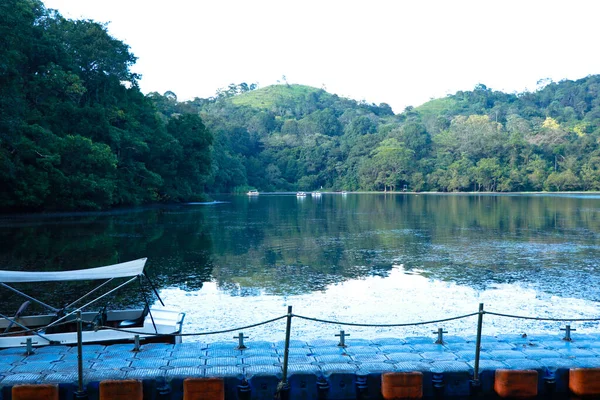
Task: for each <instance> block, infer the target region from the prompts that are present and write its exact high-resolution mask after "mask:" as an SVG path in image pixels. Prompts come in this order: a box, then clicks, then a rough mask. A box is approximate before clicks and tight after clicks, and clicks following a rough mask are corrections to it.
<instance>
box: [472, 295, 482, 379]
mask: <svg viewBox="0 0 600 400" xmlns="http://www.w3.org/2000/svg"><path fill="white" fill-rule="evenodd" d="M482 327H483V303H479V316H478V317H477V340H476V342H475V346H476V347H475V366H474V371H473V381H474V382H475V383H477V384H479V357H480V355H481V329H482Z"/></svg>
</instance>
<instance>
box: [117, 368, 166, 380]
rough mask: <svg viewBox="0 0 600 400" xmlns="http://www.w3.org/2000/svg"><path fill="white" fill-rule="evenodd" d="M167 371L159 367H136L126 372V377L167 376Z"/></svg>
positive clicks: (156, 377)
mask: <svg viewBox="0 0 600 400" xmlns="http://www.w3.org/2000/svg"><path fill="white" fill-rule="evenodd" d="M166 373H167V371H165V370H164V369H157V368H136V369H133V370H130V371H127V372H126V373H125V378H126V379H159V378H164V377H165V376H166Z"/></svg>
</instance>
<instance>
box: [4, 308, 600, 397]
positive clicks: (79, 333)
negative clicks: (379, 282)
mask: <svg viewBox="0 0 600 400" xmlns="http://www.w3.org/2000/svg"><path fill="white" fill-rule="evenodd" d="M485 314H488V315H492V316H496V317H502V318H514V319H523V320H534V321H551V322H598V321H600V318H551V317H531V316H522V315H512V314H506V313H499V312H493V311H484V309H483V303H481V304H479V311H477V312H473V313H470V314H464V315H458V316H454V317H448V318H441V319H436V320H428V321H418V322H406V323H394V324H371V323H356V322H347V321H336V320H328V319H323V318H315V317H307V316H304V315H298V314H293V313H292V307H291V306H288V313H287V314H285V315H282V316H279V317H275V318H271V319H268V320H265V321H261V322H257V323H254V324H250V325H245V326H240V327H235V328H229V329H222V330H215V331H209V332H191V333H167V334H165V333H158V332H140V331H139V330H132V329H122V328H118V327H111V326H99V325H96V326H94V330H100V329H109V330H114V331H118V332H123V333H128V334H132V335H135V341H136V349H137V350H139V338H140V336H145V337H152V336H164V337H192V336H208V335H215V334H222V333H230V332H236V331H238V332H239V331H242V330H244V329H250V328H256V327H259V326H263V325H268V324H271V323H273V322H277V321H280V320H282V319H286V320H287V322H286V340H285V349H284V360H283V371H284V373H283V379H282V381H281V384H280V385H279V386H278V391H279V390H281V391H285V390H289V385H288V383H287V367H288V354H289V342H290V339H289V338H290V332H291V322H292V319H293V318H294V317H296V318H299V319H302V320H306V321H312V322H318V323H324V324H335V325H341V326H355V327H373V328H395V327H409V326H420V325H431V324H438V323H441V322H448V321H455V320H460V319H465V318H470V317H473V316H478V321H477V338H476V343H475V360H474V361H475V363H474V372H473V379H472V381H471V385H472V388H473V390H478V389H477V388H479V387H480V382H479V359H480V351H481V335H482V329H483V316H484V315H485ZM75 322H76V323H77V328H78V329H77V339H78V340H77V346H78V372H79V374H82V372H81V371H82V363H83V360H82V355H81V351H82V330H83V328H82V322H83V320H82V319H81V311H80V310H78V312H77V318H76V320H75ZM69 323H73V321H64V322H58V323H56V321H55V323H53V324H51V325H48V326H60V325H64V324H69ZM44 328H45V327H42V328H37V329H27V330H22V331H11V332H6V333H0V338H2V337H5V336H11V335H17V334H21V335H22V334H24V333H25V334H26V333H33V334H35V335H38V336H39V335H40V332H43V330H44ZM561 330H564V331H566V334H565V337H564V338H563V340H568V341H570V340H572V339H571V337H570V332H571V331H573V330H574V329H571V327H570V325H566V328H565V329H561ZM442 333H445V332H443V329H438V340H437V341H436V342H435V343H438V344H444V342H443V339H442V336H441V335H442ZM336 336H340V344H338V346H341V347H346V345H345V343H344V336H348V335H345V334H344V331H340V335H336ZM243 337H244V336H243V334H240V335H239V340H240V346H238V348H240V349H243V348H245V346H243ZM29 341H30V339H29ZM29 343H30V342H29ZM28 346H30V345H28ZM28 351H29V349H28ZM79 389H80V390H84V389H83V386H82V376H79Z"/></svg>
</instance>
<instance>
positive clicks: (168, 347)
mask: <svg viewBox="0 0 600 400" xmlns="http://www.w3.org/2000/svg"><path fill="white" fill-rule="evenodd" d="M173 346H174V345H172V344H169V343H148V344H144V345H142V351H147V350H161V351H165V352H167V351H172V350H173Z"/></svg>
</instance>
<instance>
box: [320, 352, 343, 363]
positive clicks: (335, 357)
mask: <svg viewBox="0 0 600 400" xmlns="http://www.w3.org/2000/svg"><path fill="white" fill-rule="evenodd" d="M315 360H317V362H322V363H347V362H350V361H352V358H350V356H348V355H344V354H330V355H323V356H321V355H319V356H315Z"/></svg>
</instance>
